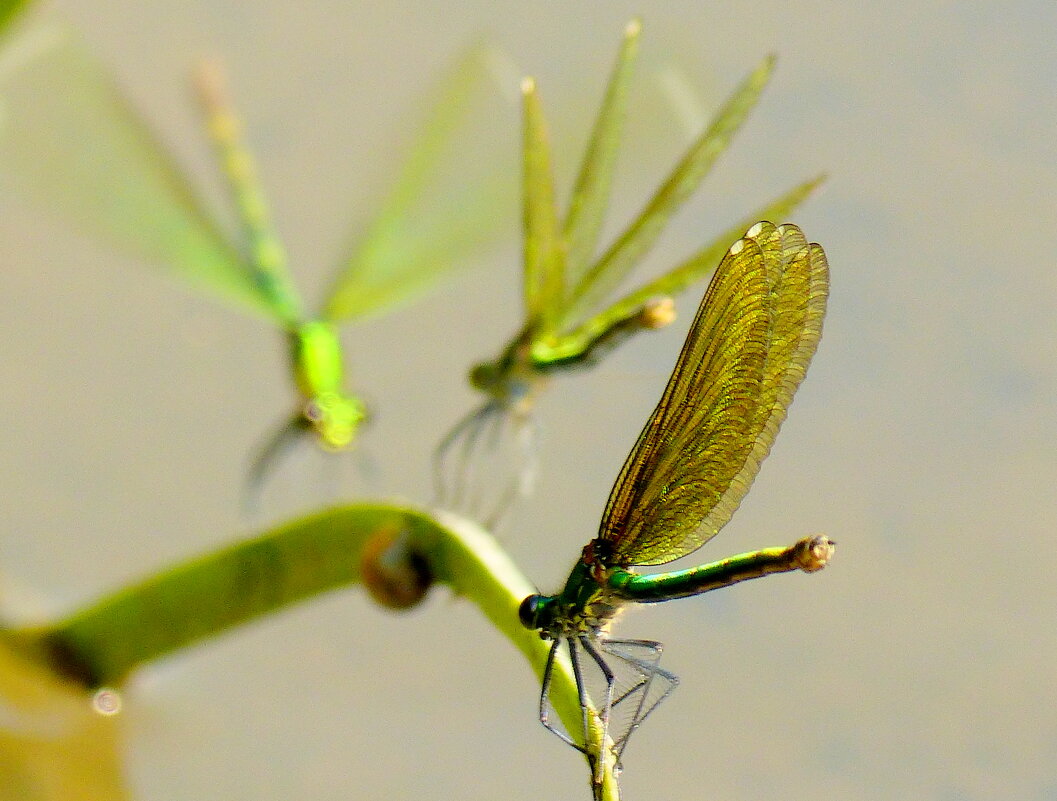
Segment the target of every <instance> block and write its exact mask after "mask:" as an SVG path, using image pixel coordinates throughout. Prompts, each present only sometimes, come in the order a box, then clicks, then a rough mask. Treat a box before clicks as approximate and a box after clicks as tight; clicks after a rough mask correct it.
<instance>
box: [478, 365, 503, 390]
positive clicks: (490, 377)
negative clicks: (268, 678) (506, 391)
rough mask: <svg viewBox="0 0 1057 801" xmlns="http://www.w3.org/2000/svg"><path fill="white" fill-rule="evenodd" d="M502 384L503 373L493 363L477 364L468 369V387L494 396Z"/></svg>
mask: <svg viewBox="0 0 1057 801" xmlns="http://www.w3.org/2000/svg"><path fill="white" fill-rule="evenodd" d="M503 383H504V375H503V371H501V370H500V369H499V366H498V365H497V364H496V363H495V362H479V363H478V364H475V365H474V366H473V367H472V368H471V369H470V386H472V387H473V388H474V389H476V390H478V391H480V392H486V393H488V394H489V395H495V394H496V393H497V391H498V390H499V389H500V388H501V387H502V385H503Z"/></svg>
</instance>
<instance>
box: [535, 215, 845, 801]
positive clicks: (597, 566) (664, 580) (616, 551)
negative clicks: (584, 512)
mask: <svg viewBox="0 0 1057 801" xmlns="http://www.w3.org/2000/svg"><path fill="white" fill-rule="evenodd" d="M828 283H829V275H828V267H827V263H826V256H825V253H824V252H823V250H822V248H821V247H820V246H819V245H817V244H813V243H812V244H808V242H807V241H806V239H805V238H804V236H803V234H802V233H801V231H800V229H799V228H797V227H796V226H795V225H791V224H786V225H780V226H777V227H776V226H774V225H772V224H771V223H768V222H760V223H757V224H756V225H754V226H752V228H750V229H749V230H748V232H747V233H746V234H745V236H744V237H743V238H742V239H739V240H738V241H736V242H735V243H734V244H733V245H732V246H731V247H730V249H729V250H728V251H727V254H726V255H725V256H724V257H723V259H722V261H721V262H720V264H719V267H718V268H717V269H716V272H715V275H714V276H713V278H712V281H711V283H710V284H709V287H708V291H707V292H706V293H705V297H704V299H703V300H702V302H701V306H700V308H699V310H698V312H697V316H696V318H695V319H694V322H693V325H692V326H691V328H690V332H689V334H688V335H687V338H686V343H685V344H684V345H683V349H682V352H681V353H680V354H679V358H678V360H677V361H676V364H675V369H674V371H673V372H672V376H671V378H670V379H669V381H668V385H667V387H666V388H665V390H664V394H663V395H662V396H661V400H660V402H659V403H658V404H657V407H656V409H654V411H653V413H652V414H651V415H650V418H649V420H647V422H646V426H645V428H643V430H642V433H641V434H640V435H639V438H638V441H637V442H636V443H635V446H634V447H633V448H632V450H631V453H630V455H629V456H628V458H627V460H626V461H625V463H624V467H623V468H622V469H621V471H620V475H619V476H618V478H617V481H616V484H615V485H614V487H613V490H612V492H611V493H610V496H609V501H608V503H607V505H606V509H605V513H604V514H603V516H602V523H601V526H600V528H599V532H598V536H596V537H595V538H594V539H593V540H591V542H589V543H588V544H587V546H586V547H585V548H584V549H583V554H582V555H581V557H580V560H579V561H578V562H577V563H576V565H575V566H574V567H573V570H572V573H571V574H570V575H569V578H568V580H567V581H566V584H565V587H564V588H563V589H562V591H561V592H560V593H558V594H557V595H549V596H548V595H531V596H529V597H528V598H526V599H525V600H524V602H523V603H522V604H521V609H520V612H519V614H520V618H521V622H522V623H523V624H524V625H525V626H526V627H528V628H530V629H536V630H538V631H539V632H540V636H542V637H543V638H544V639H547V640H551V641H552V642H553V644H552V646H551V650H550V653H549V656H548V659H547V663H546V667H545V670H544V674H543V690H542V693H541V696H540V707H539V710H540V720H541V721H542V722H543V724H544V725H545V726H546V727H547V728H548V729H550V730H551V731H553V732H555V733H556V734H558V735H559V736H560V737H562V739H564V740H565V741H566V742H568V743H570V744H571V745H573V746H574V747H576V748H578V749H579V750H581V751H583V752H584V753H585V754H587V755H588V757H589V758H590V759H591V761H592V764H593V765H594V771H593V774H594V780H595V782H596V783H598V782H600V781H601V780H602V776H603V773H604V772H605V770H606V765H607V758H608V757H607V752H611V753H612V759H613V762H612V763H610V765H609V766H610V767H614V768H615V767H617V766H618V765H619V762H620V758H621V755H622V754H623V751H624V748H625V746H626V745H627V741H628V738H629V737H630V736H631V734H632V733H633V732H634V731H635V729H636V728H637V727H638V726H639V725H640V724H641V723H642V721H643V720H645V718H646V717H647V715H649V714H650V712H652V711H653V710H654V709H655V708H656V707H657V705H658V704H659V703H660V702H661V701H662V700H664V698H666V697H667V696H668V694H669V693H670V692H671V691H672V689H673V688H674V687H675V685H676V683H677V679H676V677H675V676H674V675H673V674H672V673H669V672H668V671H666V670H663V669H662V668H660V667H659V666H658V661H659V659H660V655H661V644H660V643H658V642H654V641H650V640H622V639H615V638H612V637H610V635H609V627H610V625H611V623H612V622H613V620H614V618H615V616H616V615H617V613H618V612H619V611H620V609H621V607H623V606H624V605H626V604H629V603H658V602H660V601H668V600H672V599H674V598H685V597H688V596H691V595H698V594H700V593H703V592H707V591H709V590H713V589H717V588H719V587H726V586H729V585H730V584H733V583H736V582H738V581H743V580H745V579H750V578H757V577H759V576H764V575H767V574H770V573H776V572H786V571H791V570H797V569H799V570H804V571H807V572H812V571H815V570H818V569H820V568H822V567H823V566H825V564H826V562H827V560H828V559H829V557H830V555H831V554H832V550H833V543H832V541H830V540H829V539H828V538H827V537H825V536H823V535H817V536H813V537H807V538H804V539H802V540H800V541H799V542H797V543H796V544H795V545H793V546H791V547H789V548H768V549H765V550H761V551H754V552H751V553H745V554H741V555H739V556H734V557H731V558H729V559H724V560H722V561H719V562H714V563H711V564H706V565H702V566H699V567H694V568H690V569H687V570H680V571H676V572H669V573H659V574H654V575H642V574H639V573H636V572H635V571H634V570H632V569H631V568H632V566H637V565H659V564H665V563H667V562H671V561H673V560H675V559H678V558H679V557H681V556H685V555H687V554H689V553H691V552H693V551H695V550H697V549H698V548H700V547H701V546H702V545H704V544H705V543H706V542H708V541H709V540H710V539H711V538H712V537H714V536H715V535H716V533H717V532H718V531H719V530H720V528H722V527H723V526H724V525H725V524H726V523H727V521H728V520H730V517H731V515H733V513H734V511H735V510H736V509H737V507H738V505H739V503H740V502H741V500H742V498H743V497H744V496H745V493H746V492H747V491H748V489H749V486H750V485H751V484H752V481H753V479H754V478H755V476H756V473H757V471H758V470H759V468H760V463H761V462H762V461H763V459H764V458H765V457H766V456H767V454H768V452H769V451H770V449H771V444H772V443H773V442H774V438H775V435H776V434H777V433H778V428H779V426H780V425H781V423H782V421H783V420H784V419H785V415H786V409H787V407H788V406H789V403H790V402H791V400H792V397H793V393H794V392H795V391H796V389H797V386H798V385H799V384H800V381H801V380H802V379H803V377H804V373H805V371H806V369H807V366H808V363H809V362H810V360H811V357H812V355H813V354H814V352H815V348H816V346H817V344H818V339H819V335H820V334H821V331H822V318H823V315H824V314H825V309H826V296H827V290H828ZM563 645H565V646H566V648H567V653H568V658H569V659H570V660H571V667H572V671H573V675H574V677H575V679H576V684H577V692H578V695H579V698H578V700H579V704H580V709H581V719H580V720H579V721H578V723H577V726H568V725H562V723H561V722H559V721H558V720H557V719H556V714H555V712H554V710H553V707H552V705H551V701H550V697H549V693H550V687H551V676H552V672H553V670H554V664H555V660H556V659H557V658H558V656H559V652H560V649H561V647H562V646H563ZM563 658H564V657H563ZM592 677H594V678H595V679H596V680H595V681H592V680H591V678H592Z"/></svg>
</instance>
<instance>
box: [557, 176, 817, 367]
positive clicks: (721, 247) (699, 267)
mask: <svg viewBox="0 0 1057 801" xmlns="http://www.w3.org/2000/svg"><path fill="white" fill-rule="evenodd" d="M824 179H825V176H824V175H820V176H818V177H817V178H813V179H811V180H810V181H805V182H804V183H802V184H799V185H798V186H795V187H793V189H791V190H790V191H788V192H786V193H785V194H784V195H782V196H781V197H778V198H776V199H775V200H773V201H772V202H770V203H769V204H767V205H766V206H763V207H761V208H758V209H756V211H754V212H753V213H752V214H748V215H746V216H745V218H744V219H742V220H739V221H738V222H737V223H736V224H735V225H732V226H731V227H730V228H728V229H727V230H726V231H724V232H723V233H722V234H720V235H719V236H717V237H716V238H715V239H714V240H713V241H712V242H711V243H709V244H708V245H706V246H705V247H704V248H702V249H701V250H699V251H697V252H696V253H695V254H693V255H692V256H691V257H690V258H688V259H687V260H686V261H684V262H683V263H682V264H680V265H678V266H677V267H674V268H672V269H671V270H669V271H668V272H666V273H664V274H663V275H660V276H658V277H657V278H655V279H653V280H652V281H649V282H647V283H645V284H643V285H642V286H640V287H639V288H638V289H635V290H633V291H631V292H630V293H628V294H627V295H625V296H624V297H622V298H621V299H620V300H618V301H617V302H616V303H614V304H613V305H612V306H610V307H609V308H607V309H606V310H605V311H602V312H600V313H598V314H596V315H595V316H594V317H591V318H590V319H588V320H587V321H586V322H584V323H582V324H581V325H579V326H577V327H576V328H575V329H573V330H572V331H570V332H568V333H566V334H563V335H562V336H561V338H560V339H559V344H564V343H566V342H567V343H569V345H570V346H571V347H573V348H575V347H581V348H582V347H583V345H582V344H581V343H585V342H590V341H591V340H593V339H595V338H596V337H598V336H599V335H601V334H603V333H604V332H605V331H608V330H609V329H610V327H612V326H613V324H614V323H616V322H617V321H618V320H623V319H626V318H627V317H628V316H629V315H631V314H634V313H635V312H636V311H637V310H638V309H641V308H642V307H643V306H644V305H645V304H646V303H648V302H649V301H651V300H653V299H654V298H659V297H665V296H667V297H672V296H674V295H678V294H680V293H681V292H683V291H684V290H686V289H687V288H688V287H689V286H690V285H691V284H694V283H697V282H698V281H700V280H701V279H702V278H704V277H705V276H706V275H708V274H709V273H711V272H712V271H713V270H714V269H715V268H716V264H717V263H718V262H719V261H720V259H722V258H723V255H724V254H725V253H726V250H727V243H728V242H730V241H731V240H732V239H736V238H737V237H738V236H740V235H741V233H742V232H743V231H745V230H746V228H748V227H749V226H750V225H752V224H753V222H754V221H755V220H774V219H782V218H784V217H787V216H788V215H789V213H790V212H792V211H793V210H794V209H795V208H796V207H797V206H798V205H800V203H801V202H803V200H804V199H805V198H807V196H808V195H810V194H811V193H812V192H813V191H814V190H815V188H816V187H817V186H818V185H819V184H821V183H822V181H823V180H824Z"/></svg>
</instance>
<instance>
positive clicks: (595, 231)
mask: <svg viewBox="0 0 1057 801" xmlns="http://www.w3.org/2000/svg"><path fill="white" fill-rule="evenodd" d="M641 30H642V23H641V22H640V21H639V20H638V19H633V20H632V21H631V22H629V23H628V24H627V26H626V27H625V29H624V42H623V44H622V45H621V48H620V53H619V54H618V55H617V61H616V64H614V65H613V71H612V73H611V74H610V77H609V83H608V84H607V86H606V94H605V97H604V98H603V100H602V107H601V108H600V109H599V112H598V117H597V119H596V120H595V125H594V128H593V129H592V131H591V137H590V139H589V140H588V142H587V149H586V151H585V153H584V158H583V162H582V163H581V164H580V172H579V174H578V175H577V178H576V183H575V184H574V185H573V192H572V196H571V197H570V199H569V211H568V213H567V214H566V217H565V222H564V225H563V235H564V238H565V242H566V247H567V252H566V269H567V273H568V283H569V285H570V286H575V285H576V284H578V283H579V281H580V278H581V277H582V276H583V273H584V271H585V270H586V269H587V267H588V265H589V264H590V263H591V257H592V256H593V255H594V252H595V246H596V245H597V244H598V235H599V233H600V232H601V229H602V223H603V222H604V221H605V216H606V209H607V208H608V207H609V195H610V187H611V185H612V183H613V171H614V169H615V168H616V163H617V150H618V149H619V148H620V139H621V135H622V133H623V130H624V118H625V116H626V106H627V97H628V87H629V85H630V83H631V76H632V72H633V68H634V66H635V58H636V56H637V55H638V49H639V48H638V45H639V33H640V32H641Z"/></svg>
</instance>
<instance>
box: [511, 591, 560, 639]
mask: <svg viewBox="0 0 1057 801" xmlns="http://www.w3.org/2000/svg"><path fill="white" fill-rule="evenodd" d="M557 606H558V599H557V598H555V597H554V596H551V595H530V596H528V597H527V598H526V599H525V600H524V601H522V602H521V606H519V607H518V610H517V616H518V619H519V620H520V621H521V625H522V626H524V627H525V628H527V629H538V630H540V631H541V632H542V633H544V634H546V633H547V632H548V630H549V629H550V627H551V626H552V625H553V623H554V619H555V616H556V614H557V611H558V608H557Z"/></svg>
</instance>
